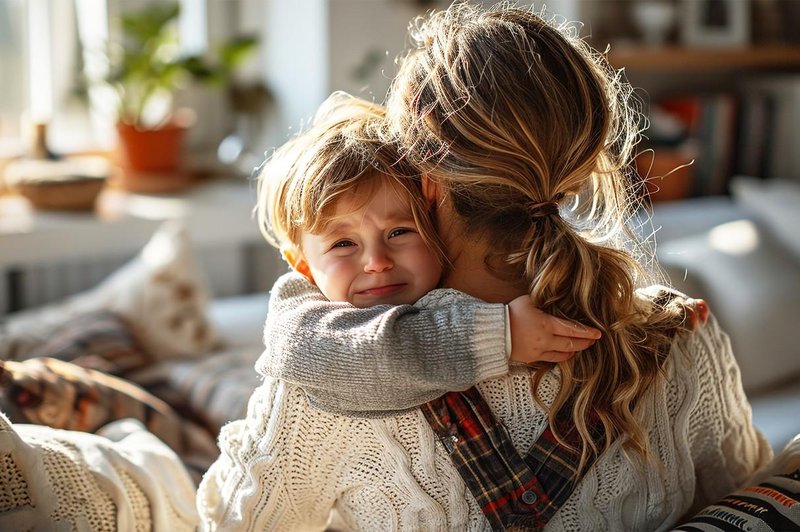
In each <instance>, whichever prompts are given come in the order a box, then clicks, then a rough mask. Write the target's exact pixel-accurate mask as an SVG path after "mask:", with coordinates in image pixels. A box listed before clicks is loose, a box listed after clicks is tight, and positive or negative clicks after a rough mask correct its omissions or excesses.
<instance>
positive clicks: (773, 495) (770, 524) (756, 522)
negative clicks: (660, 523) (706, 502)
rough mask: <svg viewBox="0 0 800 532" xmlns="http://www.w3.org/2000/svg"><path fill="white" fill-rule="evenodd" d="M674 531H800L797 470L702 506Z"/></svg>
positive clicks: (799, 498)
mask: <svg viewBox="0 0 800 532" xmlns="http://www.w3.org/2000/svg"><path fill="white" fill-rule="evenodd" d="M675 530H685V531H687V532H688V531H696V530H704V531H707V532H716V531H719V532H728V531H736V530H741V531H743V532H744V531H748V532H771V531H781V530H800V469H797V470H796V471H792V472H790V473H786V474H782V475H774V476H772V477H770V478H768V479H766V480H765V481H764V482H762V483H761V484H758V485H757V486H748V487H745V488H742V489H740V490H739V491H737V492H735V493H732V494H731V495H728V496H727V497H725V498H723V499H722V500H720V501H718V502H716V503H714V504H712V505H710V506H707V507H705V508H703V510H702V511H700V513H698V514H697V515H695V516H694V517H693V518H692V519H691V520H690V521H688V522H686V523H683V524H682V525H681V526H679V527H678V528H676V529H675Z"/></svg>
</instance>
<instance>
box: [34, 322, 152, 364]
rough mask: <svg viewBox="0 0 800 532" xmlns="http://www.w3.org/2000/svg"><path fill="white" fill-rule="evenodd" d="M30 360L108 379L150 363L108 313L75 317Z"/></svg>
mask: <svg viewBox="0 0 800 532" xmlns="http://www.w3.org/2000/svg"><path fill="white" fill-rule="evenodd" d="M30 356H31V357H32V358H39V357H48V358H57V359H59V360H63V361H65V362H72V363H73V364H76V365H78V366H81V367H83V368H90V369H95V370H98V371H102V372H103V373H107V374H109V375H116V376H124V375H126V374H127V373H128V372H130V371H133V370H137V369H140V368H143V367H145V366H147V365H149V364H151V363H152V361H153V357H152V356H151V355H150V354H149V353H147V352H146V351H145V350H144V349H142V348H140V347H139V345H138V343H137V341H136V339H135V338H134V337H133V334H132V332H131V330H130V328H129V327H128V325H127V323H125V320H124V319H123V318H122V317H121V316H119V315H117V314H115V313H114V312H111V311H108V310H101V311H98V312H90V313H87V314H79V315H78V316H75V317H73V318H71V319H69V321H67V322H65V323H64V325H63V326H62V327H61V328H60V329H58V330H56V331H55V332H54V334H53V335H52V336H51V337H50V338H49V339H48V340H47V341H46V342H45V343H44V344H41V345H39V346H37V347H35V348H34V349H33V351H31V353H30Z"/></svg>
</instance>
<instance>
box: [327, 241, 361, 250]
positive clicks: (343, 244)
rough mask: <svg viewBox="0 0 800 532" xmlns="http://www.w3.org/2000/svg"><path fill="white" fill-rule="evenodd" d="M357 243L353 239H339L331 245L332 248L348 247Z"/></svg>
mask: <svg viewBox="0 0 800 532" xmlns="http://www.w3.org/2000/svg"><path fill="white" fill-rule="evenodd" d="M355 245H356V244H355V242H353V241H352V240H339V241H338V242H336V243H335V244H334V245H332V246H331V249H334V248H348V247H350V246H355Z"/></svg>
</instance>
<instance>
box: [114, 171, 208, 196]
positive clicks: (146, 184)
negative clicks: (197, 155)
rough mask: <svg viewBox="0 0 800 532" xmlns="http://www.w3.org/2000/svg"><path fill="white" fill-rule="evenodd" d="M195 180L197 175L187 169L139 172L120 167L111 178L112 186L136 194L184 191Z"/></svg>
mask: <svg viewBox="0 0 800 532" xmlns="http://www.w3.org/2000/svg"><path fill="white" fill-rule="evenodd" d="M195 181H196V180H195V176H194V175H193V174H191V173H190V172H188V171H186V170H176V171H172V172H139V171H136V170H129V169H125V168H120V169H119V171H118V172H116V173H115V174H114V175H113V176H112V178H111V184H112V186H115V187H118V188H121V189H123V190H126V191H128V192H133V193H135V194H167V193H171V192H182V191H184V190H186V189H188V188H190V187H191V186H192V185H193V184H194V183H195Z"/></svg>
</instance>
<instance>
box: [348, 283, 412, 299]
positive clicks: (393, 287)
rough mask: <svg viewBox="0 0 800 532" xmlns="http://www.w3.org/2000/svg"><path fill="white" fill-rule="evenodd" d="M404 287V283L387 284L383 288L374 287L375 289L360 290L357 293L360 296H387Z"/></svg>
mask: <svg viewBox="0 0 800 532" xmlns="http://www.w3.org/2000/svg"><path fill="white" fill-rule="evenodd" d="M405 286H406V285H405V284H404V283H401V284H387V285H384V286H376V287H375V288H368V289H366V290H362V291H360V292H358V295H360V296H375V297H381V296H388V295H392V294H395V293H397V292H399V291H400V290H402V289H403V288H404V287H405Z"/></svg>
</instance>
